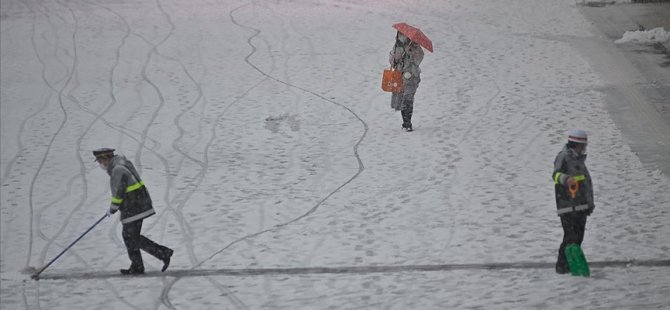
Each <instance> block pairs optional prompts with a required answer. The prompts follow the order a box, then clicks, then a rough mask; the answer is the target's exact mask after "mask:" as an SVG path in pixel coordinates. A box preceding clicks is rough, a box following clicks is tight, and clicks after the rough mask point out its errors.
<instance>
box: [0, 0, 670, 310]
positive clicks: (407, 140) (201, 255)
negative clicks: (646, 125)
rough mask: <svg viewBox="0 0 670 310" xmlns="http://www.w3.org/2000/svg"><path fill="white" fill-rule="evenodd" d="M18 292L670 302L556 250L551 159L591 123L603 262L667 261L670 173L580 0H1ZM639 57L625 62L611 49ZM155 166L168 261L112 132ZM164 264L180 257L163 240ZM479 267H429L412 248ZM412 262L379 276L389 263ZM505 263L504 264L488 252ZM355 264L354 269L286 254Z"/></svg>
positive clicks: (659, 292) (639, 276) (12, 274)
mask: <svg viewBox="0 0 670 310" xmlns="http://www.w3.org/2000/svg"><path fill="white" fill-rule="evenodd" d="M1 13H2V14H1V19H0V21H1V23H2V24H1V26H2V27H1V34H2V41H1V45H0V48H1V51H2V62H1V65H2V67H1V70H0V74H1V78H2V79H1V86H2V89H1V90H2V92H1V96H2V97H1V99H2V100H1V102H2V105H1V108H2V111H1V112H2V113H1V117H2V119H1V121H2V122H1V126H2V127H1V135H2V136H1V137H2V147H1V150H0V152H1V155H2V157H1V158H2V161H1V165H0V167H1V168H2V172H1V173H0V177H1V178H2V179H1V185H2V186H1V194H2V197H1V201H0V202H1V204H2V207H1V222H0V223H1V234H2V235H1V241H2V244H1V248H0V269H1V273H0V277H1V280H2V282H1V289H0V308H2V309H260V308H267V309H356V308H363V309H457V308H459V309H460V308H483V309H520V308H539V309H565V308H588V309H615V308H620V309H657V308H662V307H667V305H668V304H670V282H669V281H668V279H669V278H670V269H669V268H668V267H648V266H644V267H639V266H630V267H621V266H611V267H594V268H593V270H592V273H593V276H592V277H590V278H578V277H571V276H560V275H557V274H555V273H554V271H553V268H512V269H494V270H488V269H487V268H486V266H487V264H496V263H519V262H521V263H523V262H529V263H531V264H528V266H532V263H546V264H545V265H547V266H550V265H551V264H552V263H553V262H554V260H555V258H556V249H557V247H558V245H559V243H560V239H561V237H562V230H561V227H560V222H559V218H558V217H557V216H556V215H555V204H554V197H553V183H552V180H551V172H552V168H553V160H554V156H555V155H556V153H557V152H558V151H559V150H560V149H561V147H562V145H563V144H564V143H565V140H566V133H567V130H569V129H570V128H574V127H581V128H584V129H586V130H587V131H588V132H589V134H590V136H589V142H590V145H589V159H588V161H587V165H588V167H589V168H590V170H591V174H592V177H593V180H594V186H595V193H596V198H595V200H596V206H597V209H596V210H595V213H594V214H593V216H592V217H590V218H589V222H588V224H587V233H586V238H585V241H584V244H583V248H584V250H585V252H586V255H587V257H588V259H589V260H590V261H593V262H605V261H617V262H622V261H627V260H638V261H647V262H654V261H659V260H667V259H668V251H670V238H668V235H670V225H668V223H669V222H670V211H669V207H670V191H668V189H669V188H670V179H669V178H668V176H665V175H663V174H662V173H661V172H660V171H648V170H646V169H644V168H643V166H642V164H641V163H640V160H639V158H638V157H636V154H634V153H633V152H632V151H631V150H630V148H629V146H628V145H627V144H626V143H625V142H624V139H623V138H622V134H621V132H620V131H619V130H618V129H617V127H616V126H615V124H614V123H613V121H612V119H611V117H610V115H609V114H608V112H607V111H606V109H605V108H604V102H603V95H602V93H601V90H602V89H603V88H606V87H608V85H607V84H606V83H605V82H603V81H604V80H605V79H603V78H602V77H600V76H598V75H597V74H596V73H595V71H594V70H592V69H591V68H590V65H589V63H588V62H587V61H586V60H585V59H584V58H582V56H580V54H579V52H577V50H576V49H575V47H574V46H571V45H570V44H569V43H567V42H566V41H565V40H561V39H560V38H565V37H571V38H580V39H582V40H588V39H590V38H593V39H594V40H595V39H597V38H596V36H595V35H594V33H593V29H592V28H591V27H592V26H591V25H590V23H589V22H588V21H587V20H585V19H584V17H583V16H582V15H581V14H580V13H579V10H578V6H577V4H576V2H575V1H574V0H562V1H557V0H534V1H519V0H500V1H471V0H451V1H400V0H369V1H354V0H339V1H338V0H332V1H316V0H296V1H280V0H276V1H238V0H230V1H229V0H226V1H215V0H194V1H188V2H186V1H174V0H156V1H142V2H141V3H140V1H124V0H114V1H100V0H90V1H84V0H73V1H51V0H45V1H35V0H25V1H18V0H10V1H3V3H2V12H1ZM400 21H405V22H407V23H409V24H412V25H415V26H418V27H420V28H422V29H423V30H424V32H425V33H426V34H427V35H428V36H429V37H430V38H431V39H432V40H433V43H434V47H435V53H426V56H425V58H424V62H423V64H422V66H421V67H422V70H423V73H422V80H423V81H422V83H421V85H420V87H419V90H418V92H417V95H416V102H415V114H414V118H413V123H414V126H415V129H416V130H415V131H414V132H411V133H406V132H403V131H402V130H401V129H400V124H401V120H400V116H399V114H398V113H397V112H393V111H392V110H391V108H390V95H389V94H388V93H383V92H382V91H381V90H380V79H381V73H382V70H383V69H384V68H385V67H387V66H388V64H387V59H388V52H389V50H390V49H391V47H392V45H393V39H394V35H395V32H394V30H393V29H392V28H391V25H392V24H393V23H396V22H400ZM613 65H615V64H613ZM98 147H113V148H116V149H117V150H119V152H120V153H122V154H124V155H126V156H127V157H128V158H129V159H131V160H132V161H134V162H135V164H136V166H137V167H138V169H139V170H140V172H141V174H142V177H143V179H144V181H145V183H146V184H147V185H148V188H149V190H150V192H151V194H152V197H153V200H154V204H155V206H156V208H157V210H158V214H157V215H156V216H154V217H151V218H149V219H147V220H146V221H145V222H144V229H143V232H144V233H145V234H146V235H148V236H149V237H151V238H152V239H154V240H156V241H158V242H159V243H162V244H165V245H167V246H170V247H172V248H174V249H176V252H175V254H174V256H173V258H172V265H171V267H170V270H176V271H180V272H181V274H182V275H183V274H184V273H186V272H187V271H188V270H201V269H207V270H212V269H236V268H244V269H252V270H255V271H257V273H258V274H254V273H253V272H249V273H246V274H242V275H225V274H221V273H219V274H212V275H209V276H194V277H184V276H165V277H157V276H151V277H145V278H119V277H104V276H102V277H97V278H93V279H87V278H85V277H82V276H81V275H82V273H85V272H100V273H101V274H103V275H104V274H110V273H112V274H113V273H116V271H117V270H118V269H119V268H125V267H127V266H128V265H129V261H128V258H127V257H126V253H125V248H124V246H123V243H122V241H121V235H120V228H121V226H120V223H119V222H118V221H117V220H116V219H107V220H104V221H103V222H102V223H101V224H100V225H98V226H97V227H96V228H95V229H94V230H93V231H92V232H91V233H90V234H89V235H87V236H86V237H85V238H84V239H82V240H81V241H80V242H79V243H77V244H76V245H75V246H74V247H73V248H72V249H71V250H69V251H68V252H67V253H66V254H65V255H64V256H63V257H61V258H60V259H59V260H57V261H56V262H55V263H54V264H53V265H51V266H50V267H49V268H48V269H47V270H46V271H44V273H43V275H44V276H45V277H48V275H50V274H60V275H64V274H72V278H69V279H60V280H49V279H43V280H41V281H32V280H30V279H29V275H27V274H24V273H21V270H23V269H24V268H26V267H40V266H43V265H44V264H46V263H47V262H49V261H50V260H51V259H52V258H53V257H54V256H56V255H57V254H58V253H60V252H61V251H62V250H63V249H64V247H65V246H67V245H68V244H69V243H70V242H72V241H73V240H74V239H75V238H76V237H77V236H79V235H80V234H81V233H83V232H84V231H85V230H86V229H87V228H88V227H89V226H91V225H92V224H93V223H94V222H95V221H96V220H97V219H98V218H100V217H101V216H102V215H103V214H104V212H105V211H106V209H107V207H108V204H109V196H110V195H109V185H108V177H107V175H106V174H105V172H103V171H102V170H101V169H100V168H99V167H98V166H97V165H96V163H95V162H93V158H92V155H91V150H92V149H95V148H98ZM144 258H145V265H146V268H147V270H149V271H152V272H155V270H157V269H159V268H160V266H161V264H160V262H159V261H157V260H155V259H154V258H152V257H150V256H148V255H146V254H145V255H144ZM450 264H469V265H471V266H475V268H464V269H457V270H442V271H422V270H421V268H418V267H417V268H415V269H414V270H413V269H412V266H438V265H450ZM374 266H406V268H405V267H403V268H404V269H403V271H398V272H394V271H388V272H378V273H369V272H364V270H365V268H366V267H370V268H372V267H374ZM476 266H481V268H476ZM303 267H305V268H306V267H323V268H334V267H342V268H343V270H347V268H350V267H356V268H361V270H362V272H358V273H357V272H348V273H318V272H313V273H290V272H285V273H265V274H264V271H263V270H267V268H303Z"/></svg>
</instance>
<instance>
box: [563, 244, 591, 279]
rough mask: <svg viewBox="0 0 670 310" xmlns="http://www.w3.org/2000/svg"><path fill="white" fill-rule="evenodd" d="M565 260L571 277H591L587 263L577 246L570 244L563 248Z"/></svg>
mask: <svg viewBox="0 0 670 310" xmlns="http://www.w3.org/2000/svg"><path fill="white" fill-rule="evenodd" d="M565 258H566V259H567V260H568V267H569V268H570V273H571V274H572V275H573V276H584V277H588V276H591V271H590V270H589V263H588V262H587V261H586V257H585V256H584V252H582V248H581V247H580V246H579V245H578V244H576V243H570V244H568V245H567V246H566V247H565Z"/></svg>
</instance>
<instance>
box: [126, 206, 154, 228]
mask: <svg viewBox="0 0 670 310" xmlns="http://www.w3.org/2000/svg"><path fill="white" fill-rule="evenodd" d="M154 214H156V210H154V209H153V208H151V209H149V210H146V211H144V212H142V213H140V214H136V215H133V216H131V217H129V218H125V219H123V220H121V223H123V224H128V223H130V222H134V221H137V220H140V219H143V218H145V217H148V216H151V215H154Z"/></svg>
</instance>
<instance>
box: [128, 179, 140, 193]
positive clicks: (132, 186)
mask: <svg viewBox="0 0 670 310" xmlns="http://www.w3.org/2000/svg"><path fill="white" fill-rule="evenodd" d="M142 186H144V181H139V182H137V183H135V184H133V185H131V186H128V187H127V188H126V193H130V192H132V191H136V190H138V189H140V188H141V187H142Z"/></svg>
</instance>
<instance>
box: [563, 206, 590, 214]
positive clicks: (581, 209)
mask: <svg viewBox="0 0 670 310" xmlns="http://www.w3.org/2000/svg"><path fill="white" fill-rule="evenodd" d="M588 208H589V205H586V204H585V205H578V206H574V207H567V208H560V209H558V211H557V212H556V213H558V215H561V214H564V213H568V212H573V211H584V210H587V209H588Z"/></svg>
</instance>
